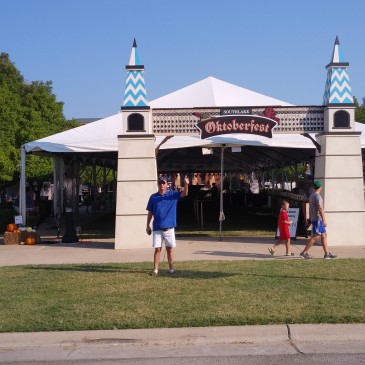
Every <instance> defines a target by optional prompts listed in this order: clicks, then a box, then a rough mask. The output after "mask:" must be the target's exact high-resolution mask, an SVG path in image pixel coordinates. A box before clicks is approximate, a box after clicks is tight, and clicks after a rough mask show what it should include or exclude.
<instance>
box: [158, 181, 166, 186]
mask: <svg viewBox="0 0 365 365" xmlns="http://www.w3.org/2000/svg"><path fill="white" fill-rule="evenodd" d="M163 184H166V181H159V182H158V185H163Z"/></svg>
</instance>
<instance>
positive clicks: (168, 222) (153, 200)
mask: <svg viewBox="0 0 365 365" xmlns="http://www.w3.org/2000/svg"><path fill="white" fill-rule="evenodd" d="M188 190H189V179H188V178H187V177H185V180H184V189H183V191H182V192H181V193H180V192H178V191H170V190H167V179H166V177H164V176H160V177H159V178H158V192H157V193H155V194H152V195H151V196H150V198H149V200H148V203H147V208H146V209H147V210H148V214H147V226H146V232H147V234H149V235H150V234H151V233H153V244H152V247H154V249H155V252H154V256H153V265H154V268H153V273H152V275H154V276H157V274H158V264H159V262H160V255H161V248H162V241H163V240H165V245H166V251H167V261H168V264H169V273H170V274H173V273H175V270H174V263H173V256H172V248H173V247H176V241H175V227H176V207H177V203H178V201H179V200H180V198H183V197H185V196H187V195H188ZM152 217H153V229H151V226H150V224H151V220H152Z"/></svg>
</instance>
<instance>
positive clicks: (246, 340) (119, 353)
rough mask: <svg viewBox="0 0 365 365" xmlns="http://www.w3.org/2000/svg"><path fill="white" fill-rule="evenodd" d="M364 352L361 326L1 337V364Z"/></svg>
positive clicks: (94, 332)
mask: <svg viewBox="0 0 365 365" xmlns="http://www.w3.org/2000/svg"><path fill="white" fill-rule="evenodd" d="M325 353H328V354H335V353H337V354H341V353H346V354H348V353H356V354H364V353H365V324H349V325H346V324H344V325H326V324H325V325H268V326H266V325H265V326H237V327H194V328H166V329H165V328H156V329H131V330H110V331H75V332H35V333H2V334H0V362H14V361H35V362H40V361H55V360H65V359H67V360H69V361H71V360H84V361H85V360H88V359H90V360H91V359H101V358H103V359H135V358H139V359H142V358H166V357H168V358H173V357H197V356H199V357H201V356H242V355H266V356H275V355H299V356H300V355H303V354H325Z"/></svg>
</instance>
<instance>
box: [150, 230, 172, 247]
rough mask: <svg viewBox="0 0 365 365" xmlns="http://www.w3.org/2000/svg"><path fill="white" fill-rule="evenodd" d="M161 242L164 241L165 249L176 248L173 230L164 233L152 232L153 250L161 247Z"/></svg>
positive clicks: (160, 231) (161, 231)
mask: <svg viewBox="0 0 365 365" xmlns="http://www.w3.org/2000/svg"><path fill="white" fill-rule="evenodd" d="M163 240H165V245H166V247H176V241H175V228H169V229H168V230H166V231H163V230H159V231H153V243H152V247H153V248H159V247H162V241H163Z"/></svg>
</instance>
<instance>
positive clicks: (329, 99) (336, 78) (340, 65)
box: [323, 36, 354, 105]
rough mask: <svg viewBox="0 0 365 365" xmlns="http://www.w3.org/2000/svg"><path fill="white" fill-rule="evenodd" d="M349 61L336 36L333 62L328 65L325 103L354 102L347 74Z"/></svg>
mask: <svg viewBox="0 0 365 365" xmlns="http://www.w3.org/2000/svg"><path fill="white" fill-rule="evenodd" d="M348 66H349V63H348V62H345V59H344V57H343V54H342V50H341V47H340V42H339V40H338V37H337V36H336V41H335V45H334V47H333V53H332V59H331V62H330V63H329V64H328V65H327V66H326V69H327V70H328V71H327V81H326V87H325V91H324V96H323V105H331V104H353V102H354V99H353V97H352V91H351V87H350V79H349V76H348V74H347V67H348Z"/></svg>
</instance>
